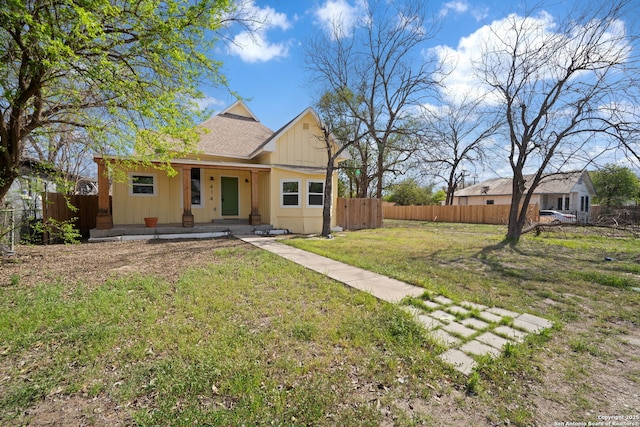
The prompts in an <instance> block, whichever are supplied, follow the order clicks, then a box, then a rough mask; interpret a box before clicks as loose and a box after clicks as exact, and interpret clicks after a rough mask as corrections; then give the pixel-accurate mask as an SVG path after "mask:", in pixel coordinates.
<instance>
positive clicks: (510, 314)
mask: <svg viewBox="0 0 640 427" xmlns="http://www.w3.org/2000/svg"><path fill="white" fill-rule="evenodd" d="M487 311H488V312H489V313H493V314H497V315H498V316H501V317H513V318H516V317H518V316H519V315H520V313H516V312H514V311H509V310H505V309H504V308H498V307H491V308H490V309H488V310H487Z"/></svg>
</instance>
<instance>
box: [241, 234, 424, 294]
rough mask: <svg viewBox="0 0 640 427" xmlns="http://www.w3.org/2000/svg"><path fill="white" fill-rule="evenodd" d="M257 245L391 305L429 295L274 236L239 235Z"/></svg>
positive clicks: (397, 281)
mask: <svg viewBox="0 0 640 427" xmlns="http://www.w3.org/2000/svg"><path fill="white" fill-rule="evenodd" d="M235 237H237V238H238V239H240V240H242V241H244V242H247V243H250V244H252V245H254V246H257V247H259V248H260V249H264V250H266V251H269V252H272V253H274V254H276V255H280V256H281V257H282V258H286V259H288V260H290V261H293V262H295V263H296V264H300V265H302V266H304V267H307V268H308V269H310V270H313V271H317V272H318V273H321V274H324V275H325V276H328V277H331V278H332V279H334V280H337V281H338V282H342V283H344V284H345V285H348V286H351V287H352V288H356V289H359V290H361V291H364V292H368V293H370V294H371V295H373V296H374V297H376V298H379V299H381V300H383V301H387V302H390V303H397V302H398V301H400V300H401V299H402V298H404V297H406V296H413V297H417V296H420V295H422V294H423V293H424V292H425V289H424V288H420V287H418V286H413V285H409V284H407V283H404V282H401V281H399V280H395V279H391V278H389V277H386V276H383V275H381V274H377V273H372V272H370V271H367V270H363V269H362V268H358V267H353V266H351V265H348V264H345V263H342V262H339V261H334V260H332V259H329V258H325V257H323V256H320V255H316V254H313V253H311V252H307V251H303V250H302V249H297V248H294V247H292V246H289V245H285V244H284V243H279V242H277V241H276V239H275V238H273V237H260V236H250V235H249V236H245V235H240V236H235Z"/></svg>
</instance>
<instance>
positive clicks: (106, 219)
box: [96, 159, 113, 230]
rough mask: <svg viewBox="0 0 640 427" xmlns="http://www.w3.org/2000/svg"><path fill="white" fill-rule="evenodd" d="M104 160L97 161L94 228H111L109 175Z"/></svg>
mask: <svg viewBox="0 0 640 427" xmlns="http://www.w3.org/2000/svg"><path fill="white" fill-rule="evenodd" d="M104 162H105V160H104V159H100V160H99V161H98V162H97V163H98V215H97V216H96V229H98V230H111V229H112V228H113V216H111V210H110V209H109V177H108V176H107V168H106V167H105V164H104Z"/></svg>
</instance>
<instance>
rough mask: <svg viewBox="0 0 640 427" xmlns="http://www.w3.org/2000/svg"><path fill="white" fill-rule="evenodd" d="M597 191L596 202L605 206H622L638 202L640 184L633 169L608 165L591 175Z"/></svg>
mask: <svg viewBox="0 0 640 427" xmlns="http://www.w3.org/2000/svg"><path fill="white" fill-rule="evenodd" d="M591 180H592V181H593V186H594V187H595V189H596V194H597V196H596V201H597V202H598V203H600V204H601V205H603V206H622V205H623V204H625V203H626V202H628V201H630V200H637V199H638V195H639V194H640V182H639V181H638V177H637V176H636V175H635V174H634V173H633V171H631V169H629V168H627V167H624V166H619V165H615V164H608V165H606V166H604V167H603V168H602V169H600V170H598V171H596V172H592V173H591Z"/></svg>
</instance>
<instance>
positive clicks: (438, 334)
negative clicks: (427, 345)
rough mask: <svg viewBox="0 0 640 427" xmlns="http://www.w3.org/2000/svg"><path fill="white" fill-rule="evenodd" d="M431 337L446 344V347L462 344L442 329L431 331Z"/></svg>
mask: <svg viewBox="0 0 640 427" xmlns="http://www.w3.org/2000/svg"><path fill="white" fill-rule="evenodd" d="M430 334H431V336H432V337H433V338H434V339H435V340H436V341H440V342H442V343H444V344H445V345H446V346H448V347H451V346H453V345H456V344H458V343H459V342H460V340H459V339H458V338H456V337H454V336H452V335H449V334H448V333H446V332H445V331H443V330H442V329H436V330H434V331H430Z"/></svg>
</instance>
